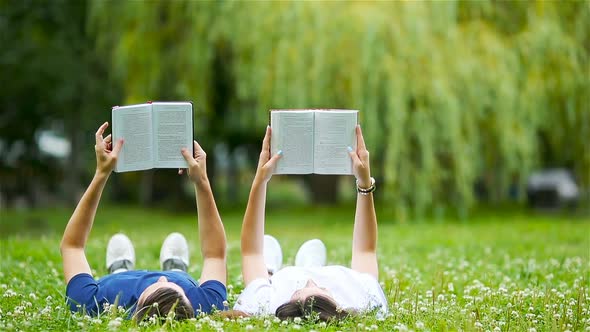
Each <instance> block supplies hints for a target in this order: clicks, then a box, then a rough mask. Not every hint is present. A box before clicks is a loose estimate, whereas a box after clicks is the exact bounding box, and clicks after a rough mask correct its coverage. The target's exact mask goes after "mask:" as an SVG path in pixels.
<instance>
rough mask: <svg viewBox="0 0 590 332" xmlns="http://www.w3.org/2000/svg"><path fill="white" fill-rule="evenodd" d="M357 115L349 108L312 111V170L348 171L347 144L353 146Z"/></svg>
mask: <svg viewBox="0 0 590 332" xmlns="http://www.w3.org/2000/svg"><path fill="white" fill-rule="evenodd" d="M357 116H358V111H352V110H328V111H316V113H315V138H314V142H315V143H314V173H317V174H352V160H351V159H350V155H349V154H348V149H347V148H348V147H349V146H350V147H352V148H353V149H356V134H355V126H356V124H357Z"/></svg>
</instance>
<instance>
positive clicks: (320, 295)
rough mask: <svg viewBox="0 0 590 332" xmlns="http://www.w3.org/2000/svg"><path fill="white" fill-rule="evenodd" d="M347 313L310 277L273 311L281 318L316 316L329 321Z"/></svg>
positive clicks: (341, 317) (340, 317)
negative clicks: (287, 300) (285, 301)
mask: <svg viewBox="0 0 590 332" xmlns="http://www.w3.org/2000/svg"><path fill="white" fill-rule="evenodd" d="M349 314H350V313H349V312H347V311H345V310H342V309H340V308H339V306H338V303H337V302H336V300H335V299H334V297H333V296H332V294H331V293H330V291H328V290H327V289H325V288H322V287H319V286H318V285H317V284H316V283H315V282H314V281H313V280H311V279H309V280H308V281H307V283H306V284H305V287H303V288H301V289H299V290H297V291H296V292H295V293H293V295H292V296H291V299H290V300H289V302H287V303H284V304H282V305H281V306H279V307H278V308H277V310H276V312H275V315H276V316H277V317H278V318H279V319H282V320H287V319H293V318H295V317H300V318H303V319H307V318H312V317H316V316H317V317H319V319H320V320H321V321H331V320H339V319H343V318H345V317H347V316H348V315H349Z"/></svg>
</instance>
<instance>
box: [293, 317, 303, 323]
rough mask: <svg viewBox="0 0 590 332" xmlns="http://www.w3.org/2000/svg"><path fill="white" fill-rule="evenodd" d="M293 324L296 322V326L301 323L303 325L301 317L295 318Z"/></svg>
mask: <svg viewBox="0 0 590 332" xmlns="http://www.w3.org/2000/svg"><path fill="white" fill-rule="evenodd" d="M293 322H294V323H295V324H299V323H301V317H295V318H293Z"/></svg>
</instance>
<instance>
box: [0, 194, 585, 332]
mask: <svg viewBox="0 0 590 332" xmlns="http://www.w3.org/2000/svg"><path fill="white" fill-rule="evenodd" d="M185 203H186V205H190V204H194V202H193V201H192V200H187V201H186V202H185ZM353 209H354V206H353V205H352V204H351V205H349V206H346V207H338V208H312V209H310V208H305V209H301V210H295V209H292V208H283V209H280V208H277V209H271V210H269V211H268V212H269V213H268V215H267V220H268V222H267V227H266V230H267V232H269V233H270V234H273V235H275V236H276V237H277V238H278V239H279V240H280V242H281V244H282V246H283V253H284V263H285V264H293V262H294V258H295V253H296V250H297V248H298V246H299V245H300V244H301V243H303V242H304V241H305V240H308V239H309V238H311V237H320V238H321V239H322V240H324V242H325V243H326V245H327V248H328V263H329V264H343V265H348V264H349V263H350V258H351V253H350V252H351V247H350V246H351V234H352V225H351V222H352V218H353V215H354V211H353ZM380 210H381V209H380ZM71 212H72V211H71V209H63V210H62V209H60V210H50V209H47V210H37V211H32V212H19V211H13V210H8V211H3V214H2V217H3V220H10V221H11V222H10V224H8V223H2V224H0V226H1V227H2V228H1V229H0V236H1V238H0V330H2V331H15V330H31V331H38V330H59V331H65V330H87V331H104V330H107V329H109V330H122V331H130V330H132V331H135V330H137V328H136V327H135V326H134V325H133V323H132V322H131V321H128V320H125V319H122V318H124V317H126V314H125V313H124V312H122V311H119V310H118V309H117V308H111V309H110V310H109V311H108V312H106V313H104V314H103V315H101V316H100V317H93V318H91V317H87V316H83V315H77V314H71V313H70V312H69V310H68V309H67V307H66V306H65V303H64V294H65V284H64V281H63V276H62V268H61V258H60V255H59V249H58V248H59V242H60V238H61V234H62V232H63V227H64V225H65V223H66V220H67V219H68V217H69V215H70V214H71ZM222 212H223V211H222ZM379 212H380V213H379V215H380V216H383V213H381V211H379ZM222 217H223V219H224V224H225V228H226V230H227V237H228V241H229V242H228V294H229V299H228V301H229V303H230V305H233V304H234V303H235V301H236V299H237V297H238V295H239V294H240V292H241V291H242V289H243V287H244V285H243V282H242V278H241V275H240V271H241V264H240V252H239V247H240V246H239V241H240V236H239V232H240V224H241V221H242V211H235V212H227V211H226V212H225V213H222ZM31 219H33V220H37V219H41V220H43V221H44V222H43V224H44V226H43V228H40V226H39V225H37V224H32V223H31V222H30V221H29V220H31ZM589 222H590V220H588V219H587V218H586V219H581V218H580V219H572V218H564V217H560V216H552V217H543V216H535V215H526V214H522V213H519V212H518V211H516V212H511V213H504V214H503V215H500V216H499V215H498V214H497V213H493V214H490V215H486V214H477V216H474V217H471V218H470V219H469V220H468V222H456V221H454V220H448V222H446V223H430V222H428V223H420V224H413V225H411V224H400V223H394V222H392V219H390V218H381V219H380V226H379V227H380V228H379V236H380V238H379V248H378V253H379V264H380V277H379V279H380V282H381V283H382V285H383V289H384V291H385V294H386V297H387V299H388V304H389V312H390V314H389V315H388V316H387V317H385V319H380V318H378V317H375V316H373V315H364V316H360V317H355V318H353V319H349V320H345V321H343V322H340V323H331V324H327V325H326V326H324V325H322V324H321V323H306V322H301V323H296V322H290V323H288V324H286V325H282V323H281V322H278V321H276V320H275V319H273V318H272V317H270V318H250V319H238V320H233V321H229V320H224V319H222V318H219V317H199V318H198V319H195V320H193V321H188V322H184V323H173V322H168V323H166V324H165V325H166V326H164V329H160V328H159V327H157V326H151V327H147V328H141V330H149V331H161V330H174V331H194V330H195V329H198V330H205V331H218V330H219V329H220V328H221V329H223V330H225V331H234V330H235V331H243V330H247V329H251V330H254V331H261V330H265V331H278V330H284V331H287V330H296V329H299V330H304V331H306V330H316V331H318V330H322V331H324V330H326V331H338V330H340V331H350V330H353V331H361V330H379V331H395V330H400V331H401V330H403V331H405V330H415V331H442V330H449V331H456V330H464V331H465V330H469V331H486V330H490V331H494V330H500V331H529V330H531V331H532V329H534V330H536V331H557V330H559V331H564V330H571V331H584V330H587V329H588V328H590V290H589V288H588V287H589V283H588V282H589V279H588V278H589V277H590V266H589V265H588V262H589V259H590V257H589V256H588V255H589V252H588V247H589V246H590V242H589V241H590V240H589V239H588V236H587V235H588V233H589V232H590V224H589ZM196 223H197V220H196V215H195V214H194V212H193V213H191V214H186V215H170V214H166V213H162V212H158V211H153V210H152V211H147V210H145V209H137V208H123V207H115V206H108V207H103V208H101V209H99V211H98V214H97V217H96V221H95V225H94V229H93V231H92V234H91V235H90V239H89V243H88V246H87V250H86V254H87V256H88V259H89V262H90V265H91V267H92V268H93V270H94V275H95V276H104V275H105V274H106V273H107V271H106V268H105V266H104V255H105V249H106V245H107V243H108V239H109V237H110V236H111V235H112V234H114V233H116V232H124V233H126V234H127V235H128V236H129V237H130V238H131V240H132V241H133V242H134V245H135V251H136V254H137V264H136V266H137V268H141V269H157V268H158V264H159V260H158V257H159V250H160V245H161V241H163V239H164V238H165V237H166V234H168V233H169V232H172V231H180V232H182V233H184V234H185V235H186V237H187V239H188V241H189V248H190V250H191V257H190V258H191V264H190V266H189V273H191V274H192V275H193V276H198V275H199V274H200V271H201V264H202V260H201V256H200V250H199V249H198V248H199V243H198V242H197V238H198V237H197V233H196V228H195V226H196ZM26 224H30V227H31V228H32V229H34V233H33V234H31V233H27V230H26V229H24V228H23V227H22V226H21V227H20V228H17V229H13V228H14V227H15V225H26ZM442 235H444V236H442Z"/></svg>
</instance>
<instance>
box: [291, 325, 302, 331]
mask: <svg viewBox="0 0 590 332" xmlns="http://www.w3.org/2000/svg"><path fill="white" fill-rule="evenodd" d="M293 329H295V330H300V329H301V325H299V324H293Z"/></svg>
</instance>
